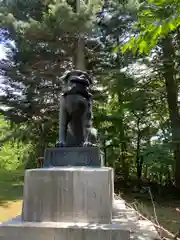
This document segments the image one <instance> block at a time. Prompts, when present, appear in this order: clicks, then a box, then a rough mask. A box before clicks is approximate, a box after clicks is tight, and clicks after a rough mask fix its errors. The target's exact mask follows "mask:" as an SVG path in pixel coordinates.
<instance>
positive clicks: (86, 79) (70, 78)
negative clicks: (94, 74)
mask: <svg viewBox="0 0 180 240" xmlns="http://www.w3.org/2000/svg"><path fill="white" fill-rule="evenodd" d="M63 78H64V81H65V83H66V84H67V86H68V87H70V88H72V87H73V86H74V85H76V86H77V85H79V86H81V87H84V88H89V87H90V86H91V85H92V78H91V77H90V76H89V74H88V73H87V72H85V71H81V70H72V71H70V72H67V73H66V74H65V76H64V77H63Z"/></svg>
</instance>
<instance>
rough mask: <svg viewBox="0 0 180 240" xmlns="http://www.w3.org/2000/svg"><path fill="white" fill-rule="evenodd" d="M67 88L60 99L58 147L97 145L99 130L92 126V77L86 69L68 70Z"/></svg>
mask: <svg viewBox="0 0 180 240" xmlns="http://www.w3.org/2000/svg"><path fill="white" fill-rule="evenodd" d="M64 81H65V83H66V86H67V88H66V90H65V91H64V92H63V94H62V95H61V99H60V118H59V119H60V123H59V142H57V144H56V147H85V146H96V141H97V131H96V129H95V128H93V126H92V94H91V93H90V86H91V85H92V79H91V77H90V76H89V75H88V74H87V73H86V72H84V71H80V70H73V71H71V72H68V73H67V74H66V75H65V77H64Z"/></svg>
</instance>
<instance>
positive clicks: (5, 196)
mask: <svg viewBox="0 0 180 240" xmlns="http://www.w3.org/2000/svg"><path fill="white" fill-rule="evenodd" d="M23 175H24V172H23V171H7V170H0V206H3V207H6V206H7V207H8V201H16V200H20V199H22V194H23V182H24V176H23Z"/></svg>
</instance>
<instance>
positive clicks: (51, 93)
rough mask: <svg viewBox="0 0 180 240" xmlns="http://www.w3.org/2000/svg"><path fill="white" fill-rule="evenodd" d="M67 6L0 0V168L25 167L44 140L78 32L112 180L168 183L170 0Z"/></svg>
mask: <svg viewBox="0 0 180 240" xmlns="http://www.w3.org/2000/svg"><path fill="white" fill-rule="evenodd" d="M75 8H76V6H75V4H74V1H71V0H67V1H65V0H55V1H52V0H31V1H30V0H29V1H28V0H23V1H22V0H9V1H7V0H2V1H1V4H0V28H1V31H0V39H1V43H2V44H3V45H4V47H5V49H6V57H5V58H3V59H1V61H0V74H1V84H0V92H1V97H0V105H1V110H0V112H1V115H0V118H1V121H0V168H3V169H6V170H8V171H10V170H13V169H24V168H29V167H35V166H36V162H37V158H38V157H42V156H43V153H44V149H45V148H46V147H48V146H54V144H55V142H56V140H57V138H58V110H59V95H60V93H61V91H62V88H63V82H62V79H61V76H62V75H63V74H64V72H65V71H66V70H70V69H72V68H73V67H74V63H75V59H76V49H77V38H78V36H79V34H81V35H83V37H84V51H85V63H86V69H87V70H88V72H89V73H90V74H92V75H93V76H94V90H95V91H94V92H95V95H94V108H93V112H94V125H95V127H96V128H97V129H98V131H99V138H100V147H101V149H102V151H103V152H104V157H105V162H106V165H107V166H112V167H114V168H115V172H116V179H115V180H116V182H117V183H118V182H120V183H121V184H120V185H121V186H123V187H125V188H128V187H133V189H134V188H135V187H136V188H137V187H138V189H139V188H141V187H142V186H151V187H152V189H153V188H154V189H155V191H156V192H158V193H159V194H164V193H165V192H166V193H168V191H171V192H172V189H174V191H177V190H175V186H176V187H177V188H179V187H180V113H179V101H180V99H179V87H180V78H179V77H180V76H179V69H180V51H179V49H180V28H179V26H180V3H179V1H178V0H145V1H140V0H139V1H135V0H134V1H133V0H132V1H130V0H129V1H126V0H124V1H123V0H113V1H110V0H109V1H106V0H104V1H98V0H93V1H81V10H80V12H79V13H76V12H75ZM122 183H123V184H122ZM168 189H170V190H168ZM157 190H158V191H157Z"/></svg>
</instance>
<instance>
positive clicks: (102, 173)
mask: <svg viewBox="0 0 180 240" xmlns="http://www.w3.org/2000/svg"><path fill="white" fill-rule="evenodd" d="M113 193H114V189H113V169H112V168H106V167H102V168H91V167H61V168H42V169H33V170H27V171H26V174H25V186H24V201H23V215H22V216H23V220H24V221H28V222H43V221H45V222H51V221H52V222H87V223H110V222H111V218H112V204H113Z"/></svg>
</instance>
